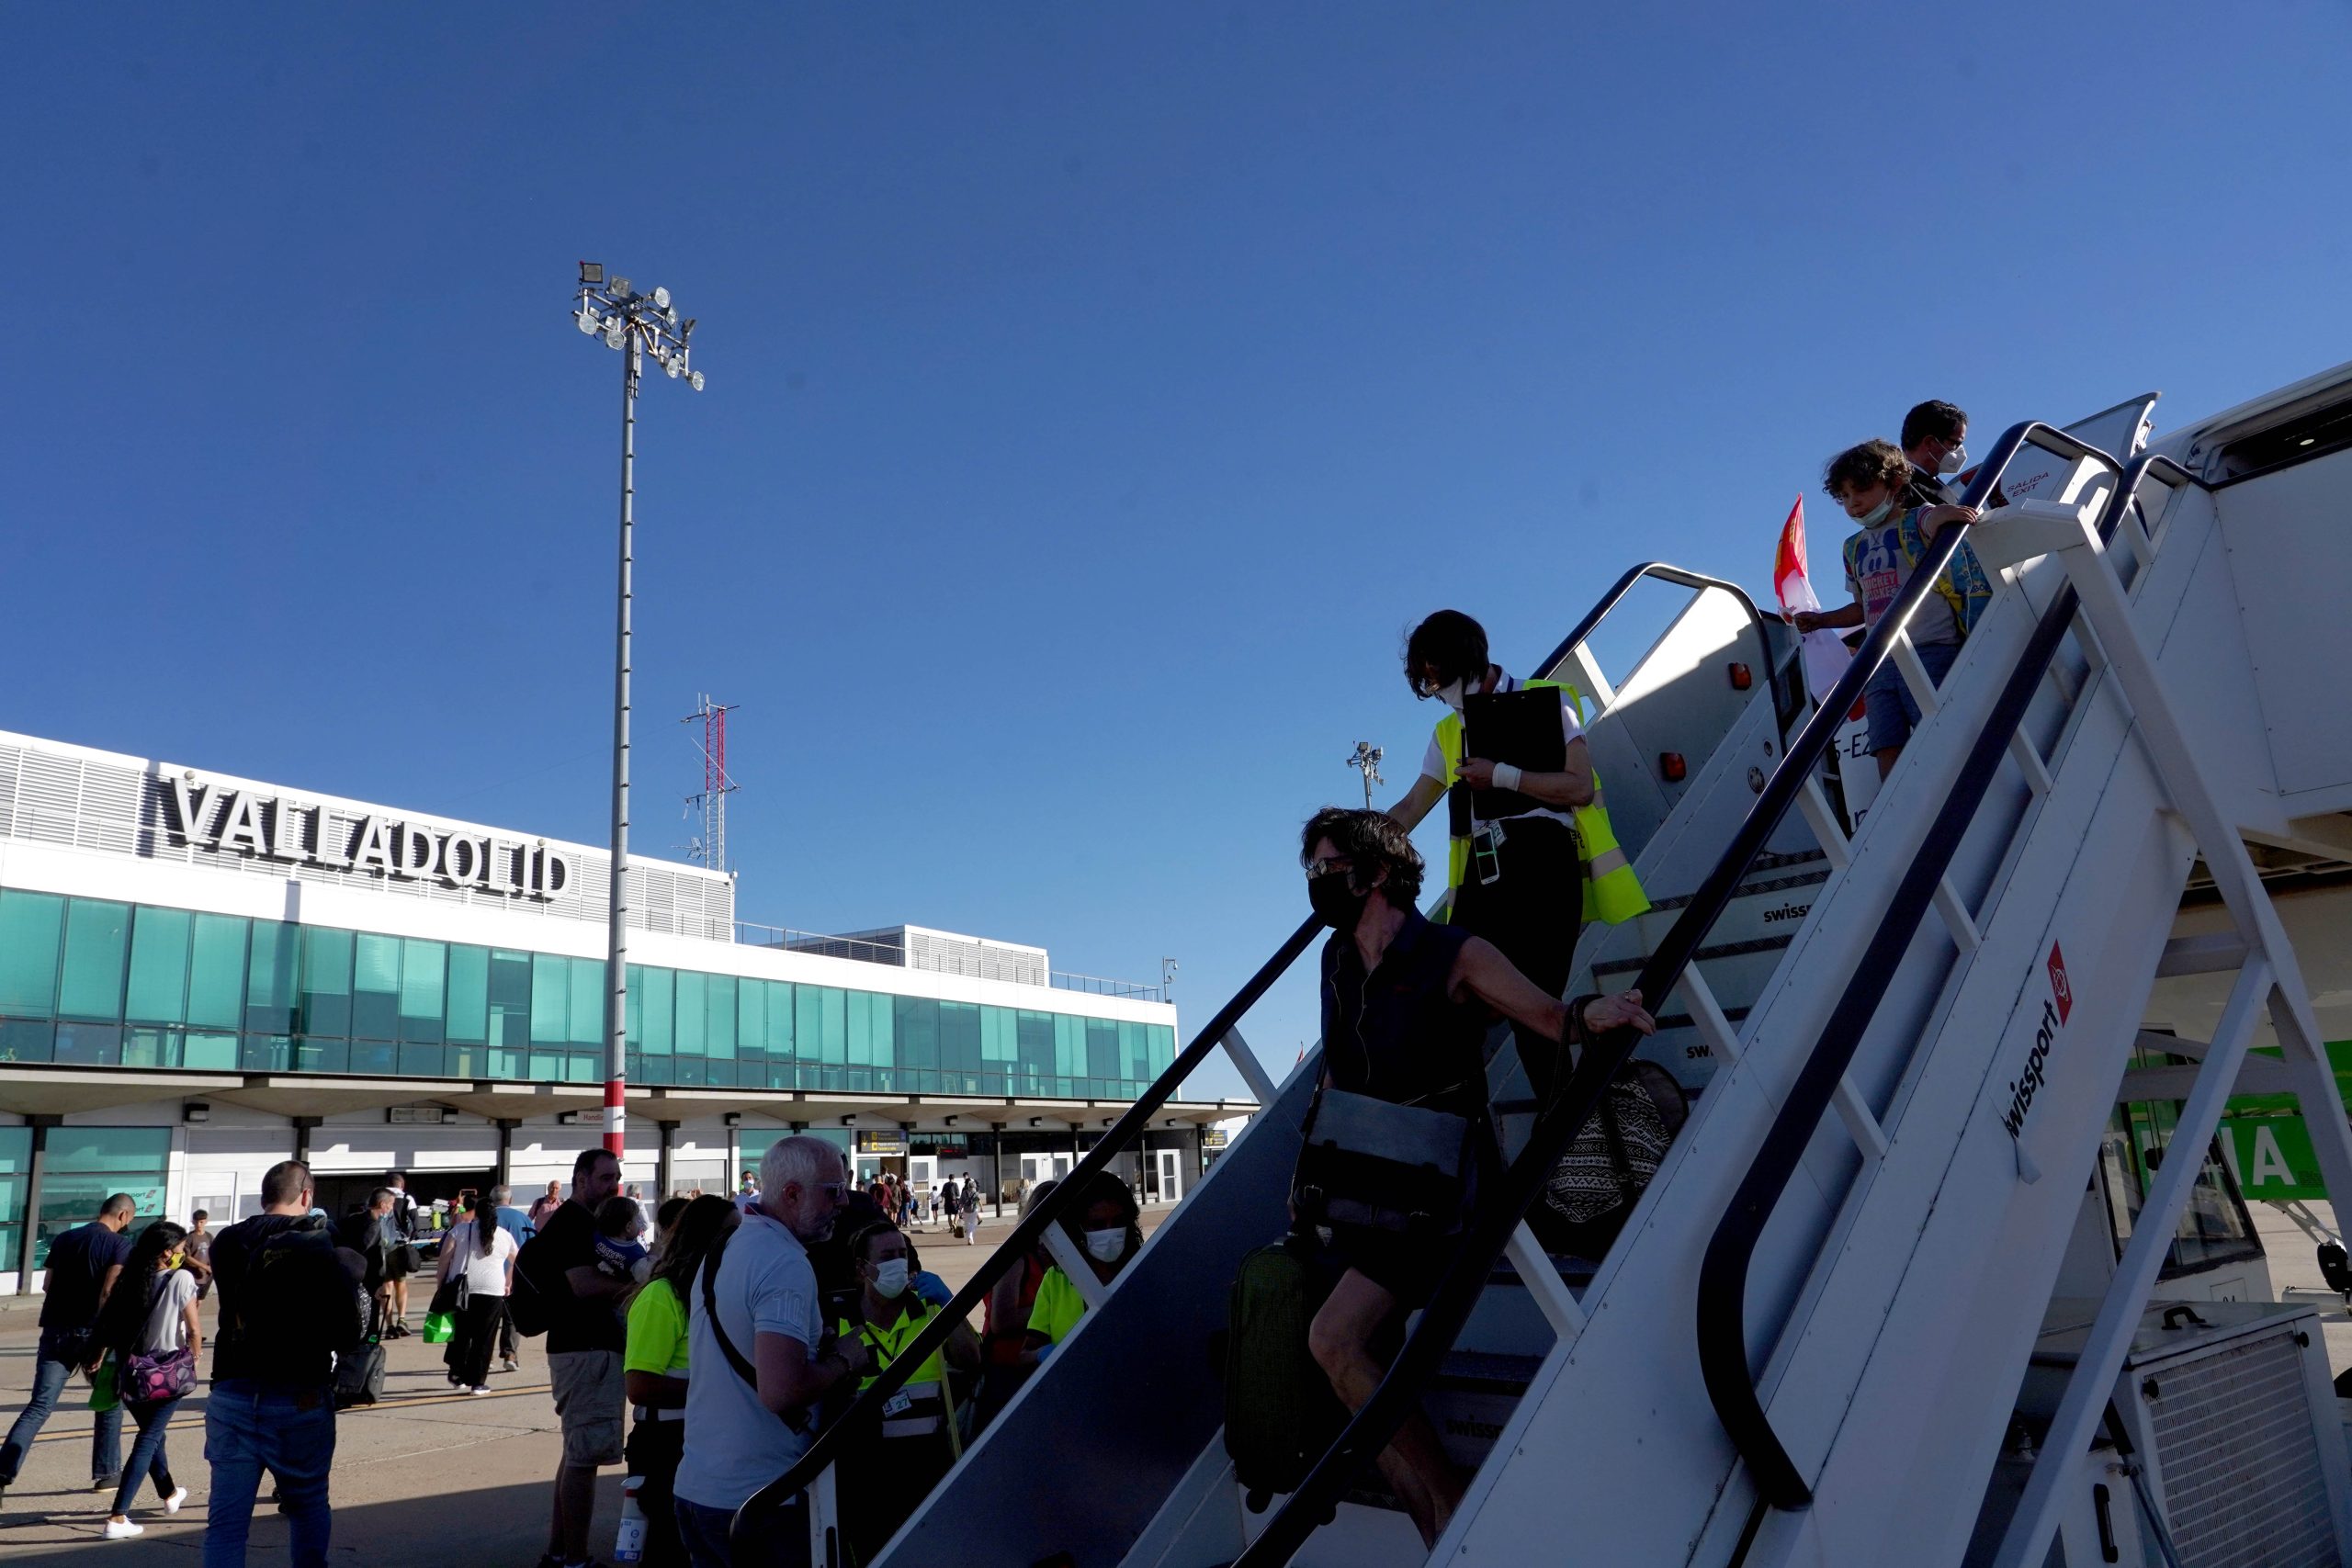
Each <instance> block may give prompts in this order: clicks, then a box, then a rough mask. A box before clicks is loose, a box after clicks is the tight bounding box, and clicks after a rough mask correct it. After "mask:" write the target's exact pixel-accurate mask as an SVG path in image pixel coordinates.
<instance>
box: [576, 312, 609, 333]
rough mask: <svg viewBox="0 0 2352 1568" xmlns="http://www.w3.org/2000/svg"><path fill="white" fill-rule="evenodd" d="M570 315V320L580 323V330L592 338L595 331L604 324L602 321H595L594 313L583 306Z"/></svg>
mask: <svg viewBox="0 0 2352 1568" xmlns="http://www.w3.org/2000/svg"><path fill="white" fill-rule="evenodd" d="M571 315H572V319H573V320H574V321H578V322H579V323H580V330H581V331H582V332H583V333H587V334H588V335H589V336H590V337H594V336H595V335H596V333H597V330H598V329H599V328H601V327H603V326H604V324H605V323H604V322H603V321H600V320H598V319H597V316H596V312H595V311H594V310H590V309H588V307H586V306H585V305H582V307H581V308H580V309H579V310H574V311H573V312H572V313H571Z"/></svg>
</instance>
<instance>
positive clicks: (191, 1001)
mask: <svg viewBox="0 0 2352 1568" xmlns="http://www.w3.org/2000/svg"><path fill="white" fill-rule="evenodd" d="M247 924H248V922H247V921H245V920H243V919H239V918H238V917H237V916H235V915H198V916H197V917H196V923H195V929H194V930H193V931H192V932H191V933H190V936H189V942H188V960H187V1021H188V1022H190V1023H192V1024H205V1025H209V1027H211V1028H213V1029H216V1030H223V1029H225V1030H233V1029H235V1028H236V1027H237V1026H238V1025H239V1024H240V1023H241V1022H243V1019H244V995H245V931H246V927H247ZM212 1038H213V1039H215V1040H218V1039H220V1038H221V1037H220V1036H218V1035H215V1036H213V1037H212ZM231 1057H232V1059H231V1060H230V1062H229V1064H228V1065H229V1066H236V1062H235V1060H234V1048H233V1046H232V1052H231ZM196 1065H197V1064H196V1063H195V1062H193V1061H191V1062H190V1063H188V1066H191V1067H192V1066H196Z"/></svg>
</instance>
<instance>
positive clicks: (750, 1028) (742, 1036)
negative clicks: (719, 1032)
mask: <svg viewBox="0 0 2352 1568" xmlns="http://www.w3.org/2000/svg"><path fill="white" fill-rule="evenodd" d="M735 1033H736V1038H737V1039H739V1040H740V1041H741V1042H742V1046H743V1054H744V1055H747V1056H748V1055H753V1054H755V1053H760V1052H764V1051H765V1050H766V1049H767V1038H768V983H767V982H766V981H765V980H745V981H743V982H742V983H741V984H740V985H738V986H737V987H735Z"/></svg>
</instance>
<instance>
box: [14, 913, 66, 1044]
mask: <svg viewBox="0 0 2352 1568" xmlns="http://www.w3.org/2000/svg"><path fill="white" fill-rule="evenodd" d="M64 935H65V900H64V899H63V898H62V897H59V896H58V895H56V894H54V893H22V892H18V891H17V889H15V888H8V889H6V890H0V1012H9V1013H17V1014H30V1015H32V1016H34V1017H37V1018H47V1017H49V1016H50V1015H51V1013H54V1012H55V1011H56V1010H57V959H58V953H59V950H60V946H61V944H62V942H63V939H64Z"/></svg>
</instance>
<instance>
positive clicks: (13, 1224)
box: [0, 1127, 33, 1272]
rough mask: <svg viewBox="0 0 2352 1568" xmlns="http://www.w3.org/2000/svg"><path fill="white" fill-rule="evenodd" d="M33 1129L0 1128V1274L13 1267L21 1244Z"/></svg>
mask: <svg viewBox="0 0 2352 1568" xmlns="http://www.w3.org/2000/svg"><path fill="white" fill-rule="evenodd" d="M32 1159H33V1130H32V1129H31V1128H30V1127H0V1272H5V1271H6V1270H8V1269H14V1268H16V1267H17V1258H18V1257H19V1256H20V1254H19V1252H18V1250H17V1249H18V1248H19V1247H23V1246H24V1244H25V1190H26V1185H27V1182H28V1172H29V1171H30V1170H31V1169H32Z"/></svg>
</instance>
